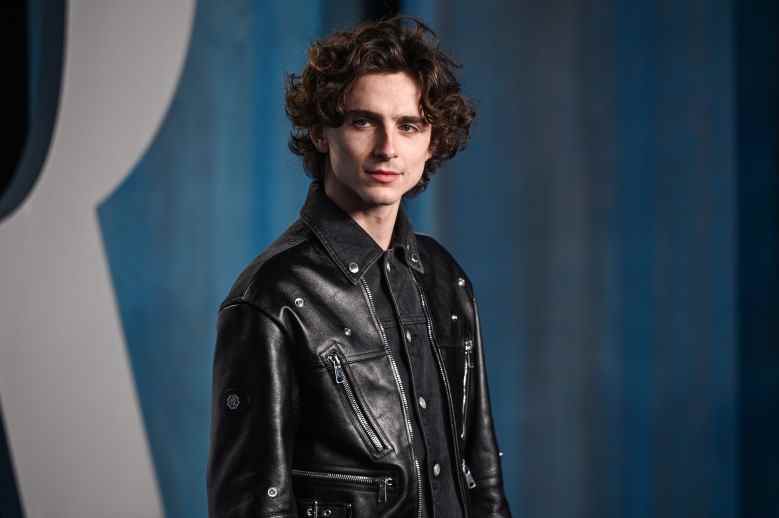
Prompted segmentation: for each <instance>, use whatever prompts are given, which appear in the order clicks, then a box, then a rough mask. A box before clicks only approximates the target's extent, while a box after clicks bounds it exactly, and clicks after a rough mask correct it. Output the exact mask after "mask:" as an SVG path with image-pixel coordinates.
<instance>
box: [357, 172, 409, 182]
mask: <svg viewBox="0 0 779 518" xmlns="http://www.w3.org/2000/svg"><path fill="white" fill-rule="evenodd" d="M365 172H366V173H367V174H368V176H370V177H371V178H373V179H374V180H376V181H377V182H380V183H392V182H394V181H395V180H397V179H398V178H400V176H401V175H402V174H403V173H399V172H397V171H389V170H386V169H374V170H373V171H368V170H366V171H365Z"/></svg>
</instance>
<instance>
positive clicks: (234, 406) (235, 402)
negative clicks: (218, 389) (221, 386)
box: [225, 392, 241, 410]
mask: <svg viewBox="0 0 779 518" xmlns="http://www.w3.org/2000/svg"><path fill="white" fill-rule="evenodd" d="M225 405H227V408H229V409H230V410H238V407H239V406H241V398H240V397H239V396H238V394H236V393H235V392H232V393H230V394H228V395H227V398H226V399H225Z"/></svg>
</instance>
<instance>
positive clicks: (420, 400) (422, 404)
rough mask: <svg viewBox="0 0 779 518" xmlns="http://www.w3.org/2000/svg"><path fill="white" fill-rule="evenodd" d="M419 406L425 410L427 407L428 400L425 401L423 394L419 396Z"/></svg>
mask: <svg viewBox="0 0 779 518" xmlns="http://www.w3.org/2000/svg"><path fill="white" fill-rule="evenodd" d="M419 406H421V407H422V409H423V410H424V409H426V408H427V401H425V398H423V397H422V396H419Z"/></svg>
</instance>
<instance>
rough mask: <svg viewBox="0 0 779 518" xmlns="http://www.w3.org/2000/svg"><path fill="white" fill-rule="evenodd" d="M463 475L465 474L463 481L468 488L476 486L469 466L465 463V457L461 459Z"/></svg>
mask: <svg viewBox="0 0 779 518" xmlns="http://www.w3.org/2000/svg"><path fill="white" fill-rule="evenodd" d="M462 467H463V475H465V483H466V484H468V489H473V488H474V487H476V480H474V478H473V474H472V473H471V468H469V467H468V465H467V464H466V463H465V459H463V466H462Z"/></svg>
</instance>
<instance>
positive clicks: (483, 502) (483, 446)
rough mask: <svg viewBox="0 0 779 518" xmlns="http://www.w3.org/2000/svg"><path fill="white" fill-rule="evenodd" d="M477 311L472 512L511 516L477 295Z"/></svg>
mask: <svg viewBox="0 0 779 518" xmlns="http://www.w3.org/2000/svg"><path fill="white" fill-rule="evenodd" d="M473 311H474V317H475V321H476V330H475V335H476V347H475V355H474V358H473V363H474V366H475V370H474V374H475V376H474V385H473V387H474V394H473V400H472V403H471V404H472V408H471V410H472V413H471V421H470V424H469V426H468V431H467V434H466V440H467V442H466V444H465V458H466V459H467V462H468V467H469V468H470V471H471V475H472V476H473V478H474V481H475V482H476V487H475V488H473V489H471V490H470V493H469V494H470V511H471V513H470V514H471V516H478V517H480V518H481V517H483V518H494V517H501V518H509V517H510V516H511V511H510V510H509V506H508V501H507V500H506V496H505V494H504V491H503V474H502V472H501V467H500V454H499V452H498V445H497V441H496V439H495V427H494V423H493V419H492V410H491V408H490V396H489V388H488V386H487V371H486V366H485V362H484V346H483V341H482V334H481V325H480V323H479V310H478V307H477V305H476V299H473Z"/></svg>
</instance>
